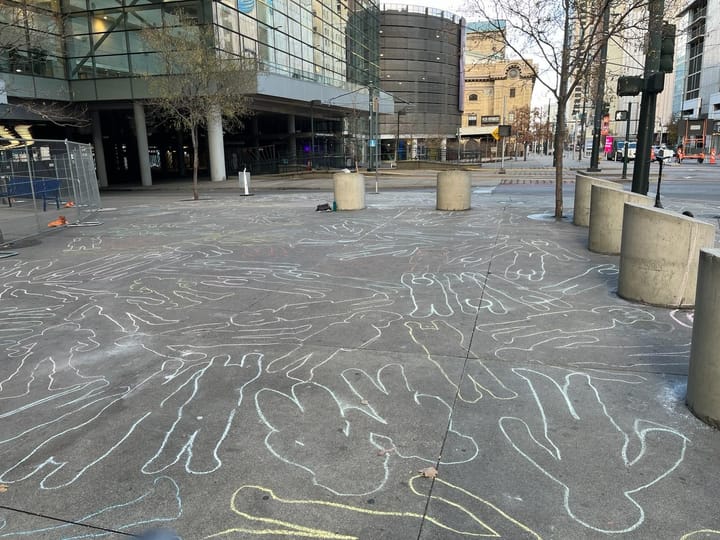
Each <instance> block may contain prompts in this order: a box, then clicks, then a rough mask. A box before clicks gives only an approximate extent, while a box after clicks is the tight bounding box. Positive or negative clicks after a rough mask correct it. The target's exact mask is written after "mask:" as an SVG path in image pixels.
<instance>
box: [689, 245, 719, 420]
mask: <svg viewBox="0 0 720 540" xmlns="http://www.w3.org/2000/svg"><path fill="white" fill-rule="evenodd" d="M695 297H696V298H697V303H696V304H695V317H694V320H693V331H692V346H691V348H690V373H689V374H688V386H687V398H686V402H687V406H688V407H689V408H690V410H691V411H692V412H693V414H694V415H695V416H697V417H698V418H699V419H700V420H702V421H703V422H705V423H706V424H710V425H711V426H715V427H716V428H720V333H719V332H718V331H717V329H718V328H720V249H703V250H701V251H700V264H699V267H698V279H697V289H696V294H695Z"/></svg>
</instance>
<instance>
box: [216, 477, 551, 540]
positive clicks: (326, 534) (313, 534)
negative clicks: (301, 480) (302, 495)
mask: <svg viewBox="0 0 720 540" xmlns="http://www.w3.org/2000/svg"><path fill="white" fill-rule="evenodd" d="M418 478H421V475H417V476H414V477H412V478H411V479H410V489H411V491H412V492H413V493H414V494H415V495H418V496H420V497H424V496H425V495H424V494H422V493H419V492H418V491H417V490H416V489H415V485H414V482H415V481H416V480H417V479H418ZM435 482H437V483H439V484H442V485H445V486H447V487H449V488H450V489H454V490H457V491H459V492H460V493H462V494H464V495H467V496H468V497H471V498H472V499H475V500H477V501H479V502H480V503H481V504H483V505H485V506H487V507H489V508H491V509H492V510H494V511H495V512H497V513H498V514H499V515H500V516H502V517H503V518H505V519H506V520H508V521H509V522H510V523H512V524H514V525H516V526H517V527H519V528H520V529H522V530H523V531H525V532H527V533H529V534H531V535H533V536H534V537H535V538H537V539H538V540H542V538H541V537H540V536H539V535H538V534H537V533H535V532H534V531H532V530H531V529H529V528H528V527H526V526H525V525H523V524H522V523H520V522H519V521H517V520H515V519H513V518H512V517H511V516H509V515H508V514H506V513H505V512H503V511H502V510H500V509H499V508H498V507H497V506H495V505H494V504H492V503H490V502H489V501H486V500H485V499H482V498H480V497H478V496H477V495H474V494H472V493H470V492H469V491H467V490H465V489H463V488H461V487H458V486H455V485H453V484H451V483H449V482H446V481H444V480H442V479H440V478H435ZM246 489H252V490H258V491H260V492H262V493H265V494H267V495H269V496H270V497H272V499H273V500H274V501H278V502H281V503H284V504H299V505H319V506H326V507H329V508H335V509H340V510H347V511H351V512H356V513H360V514H368V515H372V516H390V517H402V518H405V517H409V518H417V519H423V518H425V519H427V521H429V522H430V523H433V524H434V525H436V526H438V527H440V528H441V529H445V530H447V531H450V532H453V533H455V534H458V535H463V536H471V537H483V538H501V535H500V534H498V533H497V531H495V530H493V529H492V528H491V527H490V526H488V525H487V524H486V523H484V522H483V521H482V520H481V519H479V518H478V517H477V516H476V515H475V514H473V513H472V512H471V511H470V510H468V509H466V508H465V507H463V506H462V505H460V504H458V503H455V502H452V501H450V500H448V499H445V498H444V497H438V496H436V495H431V496H430V498H431V499H435V500H438V501H441V502H444V503H446V504H448V505H449V506H452V507H454V508H457V509H458V510H460V511H461V512H464V513H465V514H467V515H468V516H470V518H471V519H472V520H473V521H475V522H476V523H478V524H479V525H481V526H482V527H484V528H485V529H486V530H487V531H488V533H487V534H485V533H473V532H466V531H459V530H457V529H453V528H452V527H449V526H447V525H445V524H443V523H441V522H440V521H438V520H437V519H435V518H433V517H432V516H423V515H422V514H418V513H416V512H395V511H383V510H371V509H368V508H362V507H358V506H352V505H348V504H342V503H337V502H332V501H322V500H315V499H284V498H282V497H278V496H277V495H276V494H275V492H274V491H273V490H272V489H269V488H265V487H263V486H257V485H244V486H240V487H239V488H238V489H237V490H236V491H235V492H234V493H233V495H232V499H231V503H230V508H231V509H232V511H233V512H234V513H236V514H238V515H239V516H241V517H243V518H246V519H248V520H250V521H257V522H261V523H266V524H270V525H274V526H279V527H286V528H287V529H259V530H258V529H246V528H240V527H233V528H230V529H226V530H224V531H220V532H217V533H214V534H212V535H210V536H206V538H217V537H219V536H225V535H228V534H231V533H249V534H256V535H270V534H274V535H282V536H299V537H305V538H323V539H328V540H357V538H358V537H356V536H348V535H344V534H338V533H334V532H332V531H327V530H323V529H315V528H312V527H305V526H303V525H297V524H295V523H289V522H287V521H282V520H278V519H274V518H264V517H259V516H253V515H250V514H248V513H246V512H243V511H241V510H239V509H238V508H237V506H236V500H237V498H238V495H239V494H240V493H241V492H242V491H243V490H246Z"/></svg>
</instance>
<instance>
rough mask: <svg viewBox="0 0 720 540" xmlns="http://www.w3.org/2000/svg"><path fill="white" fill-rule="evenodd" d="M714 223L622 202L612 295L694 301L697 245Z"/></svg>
mask: <svg viewBox="0 0 720 540" xmlns="http://www.w3.org/2000/svg"><path fill="white" fill-rule="evenodd" d="M714 245H715V227H713V226H712V225H711V224H709V223H705V222H703V221H700V220H697V219H693V218H689V217H686V216H683V215H681V214H677V213H675V212H669V211H667V210H662V209H660V208H646V207H644V206H639V205H637V204H632V203H625V211H624V213H623V230H622V247H621V249H620V274H619V277H618V295H619V296H621V297H622V298H625V299H627V300H634V301H637V302H643V303H645V304H652V305H655V306H663V307H674V308H691V307H693V306H694V305H695V287H696V284H697V272H698V261H699V258H700V250H701V249H703V248H712V247H713V246H714Z"/></svg>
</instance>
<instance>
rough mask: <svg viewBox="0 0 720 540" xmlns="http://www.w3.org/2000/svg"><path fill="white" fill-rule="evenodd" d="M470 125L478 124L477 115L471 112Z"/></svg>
mask: <svg viewBox="0 0 720 540" xmlns="http://www.w3.org/2000/svg"><path fill="white" fill-rule="evenodd" d="M476 97H477V96H476ZM468 126H477V115H476V114H471V115H470V116H468Z"/></svg>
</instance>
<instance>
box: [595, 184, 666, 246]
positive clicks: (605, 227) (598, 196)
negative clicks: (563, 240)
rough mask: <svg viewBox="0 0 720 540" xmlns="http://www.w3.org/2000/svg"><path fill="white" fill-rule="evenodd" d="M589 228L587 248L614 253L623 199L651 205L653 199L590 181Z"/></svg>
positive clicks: (618, 241)
mask: <svg viewBox="0 0 720 540" xmlns="http://www.w3.org/2000/svg"><path fill="white" fill-rule="evenodd" d="M590 191H591V193H592V196H591V197H590V230H589V231H588V249H589V250H590V251H594V252H595V253H606V254H608V255H618V254H619V253H620V242H621V241H622V228H623V211H624V205H625V203H626V202H631V203H635V204H639V205H641V206H652V205H653V202H654V199H653V198H652V197H647V196H645V195H640V194H639V193H633V192H631V191H623V190H622V189H617V188H615V187H612V188H608V187H606V186H603V185H600V184H594V185H593V186H592V187H591V189H590Z"/></svg>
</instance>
